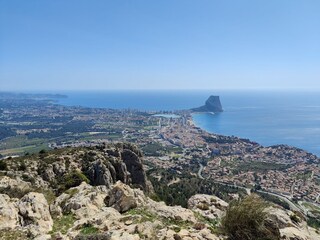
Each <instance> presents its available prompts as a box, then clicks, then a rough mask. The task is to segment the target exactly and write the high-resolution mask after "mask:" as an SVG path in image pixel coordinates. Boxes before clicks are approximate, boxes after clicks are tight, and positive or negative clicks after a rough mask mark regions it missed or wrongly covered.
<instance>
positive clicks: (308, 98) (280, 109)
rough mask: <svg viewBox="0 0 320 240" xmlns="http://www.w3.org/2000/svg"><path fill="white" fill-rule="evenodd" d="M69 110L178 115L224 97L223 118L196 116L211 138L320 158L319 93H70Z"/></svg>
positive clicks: (261, 91) (68, 94)
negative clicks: (279, 147) (286, 147)
mask: <svg viewBox="0 0 320 240" xmlns="http://www.w3.org/2000/svg"><path fill="white" fill-rule="evenodd" d="M58 93H60V94H65V95H67V96H68V97H67V98H63V99H60V100H59V104H62V105H65V106H83V107H94V108H113V109H137V110H141V111H173V110H182V109H190V108H193V107H198V106H201V105H203V104H204V102H205V101H206V99H207V98H208V97H209V96H210V95H218V96H220V101H221V104H222V106H223V109H224V112H222V113H218V114H214V113H199V114H193V121H194V123H195V124H196V125H197V126H198V127H200V128H202V129H204V130H206V131H208V132H210V133H217V134H222V135H228V136H237V137H241V138H247V139H250V140H252V141H255V142H258V143H259V144H261V145H263V146H270V145H276V144H287V145H290V146H294V147H298V148H302V149H304V150H307V151H308V152H311V153H313V154H316V155H317V156H320V92H317V91H298V90H296V91H293V90H290V91H279V90H277V91H276V90H268V91H266V90H264V91H263V90H201V91H200V90H184V91H182V90H179V91H174V90H170V91H146V90H144V91H68V92H58Z"/></svg>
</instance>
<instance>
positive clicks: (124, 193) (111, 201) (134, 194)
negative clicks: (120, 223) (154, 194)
mask: <svg viewBox="0 0 320 240" xmlns="http://www.w3.org/2000/svg"><path fill="white" fill-rule="evenodd" d="M104 201H105V204H106V205H107V206H108V207H113V208H115V209H117V210H118V211H119V212H126V211H128V210H130V209H132V208H136V207H138V206H140V205H141V204H142V203H144V202H145V196H144V194H143V192H142V191H141V190H139V189H132V188H130V187H129V186H128V185H126V184H123V183H122V182H120V181H118V182H117V183H116V184H115V185H114V186H112V188H111V189H110V191H109V192H108V195H107V197H106V198H105V200H104Z"/></svg>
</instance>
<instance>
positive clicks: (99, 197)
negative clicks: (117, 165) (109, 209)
mask: <svg viewBox="0 0 320 240" xmlns="http://www.w3.org/2000/svg"><path fill="white" fill-rule="evenodd" d="M68 192H70V194H67V196H64V197H63V198H62V199H63V201H62V202H61V199H58V201H57V200H56V202H55V203H54V204H59V203H58V202H60V206H61V205H62V203H63V202H64V205H63V206H61V207H62V210H63V212H70V211H71V212H73V213H74V214H75V215H76V216H77V217H78V218H88V217H91V216H94V215H96V214H98V213H99V212H100V211H101V208H102V207H104V199H105V197H106V196H107V188H106V186H97V187H94V186H91V185H89V184H87V183H85V182H82V184H81V185H80V186H78V187H75V188H71V189H70V190H69V191H68Z"/></svg>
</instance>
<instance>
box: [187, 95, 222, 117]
mask: <svg viewBox="0 0 320 240" xmlns="http://www.w3.org/2000/svg"><path fill="white" fill-rule="evenodd" d="M191 111H193V112H214V113H217V112H223V109H222V105H221V102H220V97H219V96H210V97H209V98H208V99H207V101H206V102H205V105H203V106H201V107H198V108H192V109H191Z"/></svg>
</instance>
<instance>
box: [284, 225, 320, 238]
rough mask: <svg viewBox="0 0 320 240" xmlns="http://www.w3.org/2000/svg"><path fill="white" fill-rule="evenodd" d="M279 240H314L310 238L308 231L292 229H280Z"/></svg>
mask: <svg viewBox="0 0 320 240" xmlns="http://www.w3.org/2000/svg"><path fill="white" fill-rule="evenodd" d="M280 234H281V239H285V240H316V239H318V238H313V237H311V236H310V234H309V233H308V231H306V230H303V229H298V228H294V227H287V228H284V229H280Z"/></svg>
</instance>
